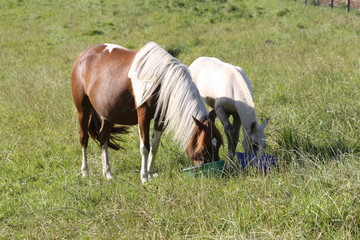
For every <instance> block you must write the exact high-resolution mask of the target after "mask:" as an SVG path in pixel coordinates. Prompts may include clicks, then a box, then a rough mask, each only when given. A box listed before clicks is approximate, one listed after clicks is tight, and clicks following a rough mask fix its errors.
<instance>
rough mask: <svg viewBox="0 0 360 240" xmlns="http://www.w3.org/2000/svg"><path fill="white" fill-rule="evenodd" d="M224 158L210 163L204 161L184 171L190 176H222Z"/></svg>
mask: <svg viewBox="0 0 360 240" xmlns="http://www.w3.org/2000/svg"><path fill="white" fill-rule="evenodd" d="M224 163H225V161H224V160H219V161H216V162H210V163H202V164H199V165H197V166H195V167H187V168H184V169H183V172H184V173H185V175H186V176H189V177H198V176H204V177H212V176H220V175H222V173H223V168H224Z"/></svg>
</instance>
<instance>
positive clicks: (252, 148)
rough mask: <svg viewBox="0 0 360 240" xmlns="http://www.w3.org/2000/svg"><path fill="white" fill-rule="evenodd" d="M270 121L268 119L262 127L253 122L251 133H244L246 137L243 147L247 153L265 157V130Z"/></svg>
mask: <svg viewBox="0 0 360 240" xmlns="http://www.w3.org/2000/svg"><path fill="white" fill-rule="evenodd" d="M268 121H269V119H268V118H266V119H265V120H264V122H263V123H262V124H261V125H260V124H259V123H257V122H253V123H252V124H251V126H250V131H249V132H244V135H245V136H244V140H243V142H242V146H243V148H244V151H245V153H253V154H259V155H260V156H262V155H263V153H264V149H265V147H266V139H265V134H264V129H265V127H266V125H267V124H268Z"/></svg>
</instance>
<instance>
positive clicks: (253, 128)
mask: <svg viewBox="0 0 360 240" xmlns="http://www.w3.org/2000/svg"><path fill="white" fill-rule="evenodd" d="M255 128H256V122H252V123H251V126H250V131H254V130H255Z"/></svg>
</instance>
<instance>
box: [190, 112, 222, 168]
mask: <svg viewBox="0 0 360 240" xmlns="http://www.w3.org/2000/svg"><path fill="white" fill-rule="evenodd" d="M215 118H216V114H215V111H214V110H212V111H211V112H210V113H209V116H208V117H207V118H205V119H203V120H201V121H200V120H197V119H196V118H194V117H193V120H194V122H195V125H196V127H195V133H194V135H193V137H192V139H191V141H190V142H189V144H188V146H187V148H186V153H187V154H188V155H189V156H190V158H191V159H192V160H193V162H194V165H199V164H201V163H208V162H213V161H218V160H220V157H219V148H220V146H221V145H222V144H223V139H222V136H221V133H220V132H219V130H218V129H217V128H216V126H215Z"/></svg>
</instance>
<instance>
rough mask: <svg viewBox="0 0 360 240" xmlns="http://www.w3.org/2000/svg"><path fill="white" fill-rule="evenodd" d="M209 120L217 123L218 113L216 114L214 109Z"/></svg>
mask: <svg viewBox="0 0 360 240" xmlns="http://www.w3.org/2000/svg"><path fill="white" fill-rule="evenodd" d="M209 118H210V120H211V121H213V122H215V119H216V112H215V110H214V109H213V110H211V111H210V112H209Z"/></svg>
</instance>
